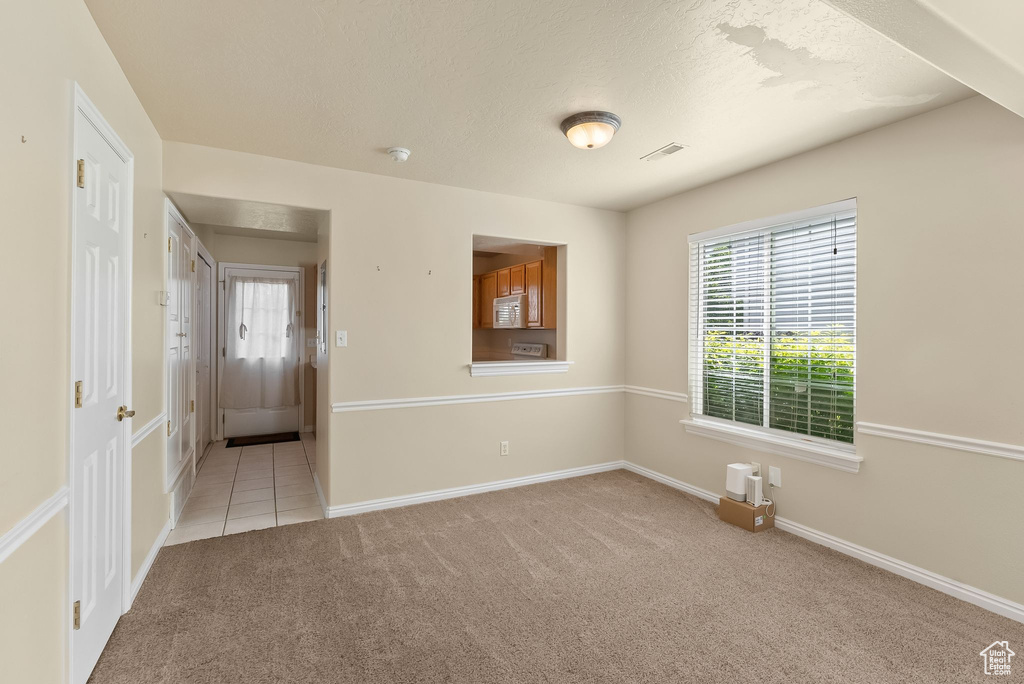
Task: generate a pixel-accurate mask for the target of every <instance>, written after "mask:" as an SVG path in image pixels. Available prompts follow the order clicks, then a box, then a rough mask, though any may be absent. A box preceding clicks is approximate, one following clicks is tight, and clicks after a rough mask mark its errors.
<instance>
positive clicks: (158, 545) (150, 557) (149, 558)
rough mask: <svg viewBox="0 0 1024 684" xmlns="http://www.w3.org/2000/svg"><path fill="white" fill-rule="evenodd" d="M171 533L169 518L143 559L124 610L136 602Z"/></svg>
mask: <svg viewBox="0 0 1024 684" xmlns="http://www.w3.org/2000/svg"><path fill="white" fill-rule="evenodd" d="M170 533H171V521H170V520H168V521H167V522H166V523H164V528H163V529H162V530H160V534H158V535H157V536H156V541H154V542H153V546H152V548H150V549H149V553H147V554H146V559H145V560H144V561H142V567H141V568H139V572H138V574H137V575H135V579H133V580H132V590H131V593H130V594H129V595H128V605H127V606H125V608H124V612H126V613H127V612H128V610H129V609H130V608H131V607H132V604H133V603H135V597H136V596H137V595H138V593H139V589H141V588H142V583H143V582H145V581H146V576H147V575H148V574H149V569H150V568H152V567H153V561H155V560H156V555H157V554H158V553H160V549H162V548H163V546H164V542H165V541H167V535H168V534H170Z"/></svg>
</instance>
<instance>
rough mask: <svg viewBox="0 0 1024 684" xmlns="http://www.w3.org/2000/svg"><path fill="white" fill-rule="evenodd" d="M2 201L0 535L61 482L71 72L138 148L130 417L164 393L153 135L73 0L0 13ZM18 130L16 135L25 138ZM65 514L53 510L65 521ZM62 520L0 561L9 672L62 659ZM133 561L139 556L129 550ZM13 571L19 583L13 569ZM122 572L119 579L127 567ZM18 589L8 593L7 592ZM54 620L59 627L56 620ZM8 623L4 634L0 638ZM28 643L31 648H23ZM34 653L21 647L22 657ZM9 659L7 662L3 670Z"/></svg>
mask: <svg viewBox="0 0 1024 684" xmlns="http://www.w3.org/2000/svg"><path fill="white" fill-rule="evenodd" d="M0 63H2V64H4V65H5V66H4V68H3V69H0V92H3V93H4V96H3V99H2V104H0V128H2V129H3V130H4V131H6V133H7V134H6V135H4V136H3V139H2V141H0V199H2V202H3V206H4V208H5V211H6V215H5V218H4V225H5V226H6V228H5V229H4V238H5V249H4V250H3V256H2V257H0V260H2V261H0V287H2V288H3V290H4V291H6V292H20V293H28V294H27V295H23V296H8V297H5V298H4V300H3V302H4V303H3V316H4V320H6V321H16V322H17V324H18V327H19V329H21V330H23V331H25V334H21V335H5V336H3V339H2V340H0V378H2V382H3V385H4V387H6V388H17V389H16V391H7V392H3V393H0V416H2V420H3V433H4V434H5V435H6V436H7V437H6V439H7V442H6V443H5V445H4V448H3V450H2V451H0V473H3V476H2V477H0V533H2V532H6V531H7V530H9V529H10V528H11V527H12V526H14V525H15V524H16V523H17V522H18V521H19V520H21V519H22V518H24V517H25V516H26V515H28V514H29V513H30V512H32V511H33V510H34V509H35V508H36V507H37V506H39V505H40V504H41V503H42V502H43V501H45V500H46V499H48V498H49V497H50V496H52V495H53V494H54V493H55V492H56V491H57V490H58V489H59V488H60V487H62V486H65V485H66V484H67V473H66V472H65V470H66V468H65V464H66V461H67V424H68V419H69V416H68V409H67V406H68V398H69V393H70V391H71V389H70V386H69V378H68V367H69V365H68V359H69V348H68V331H69V325H70V324H69V320H70V283H69V277H68V274H69V273H70V268H69V264H70V255H69V245H70V218H69V214H70V202H69V198H70V196H71V187H70V179H71V176H72V170H71V169H72V167H71V163H72V162H71V156H72V153H71V150H72V148H71V145H72V140H71V134H70V131H71V120H72V116H71V113H72V102H73V99H72V92H73V91H72V83H73V82H74V81H77V82H78V83H79V84H80V85H81V87H82V89H83V90H84V91H85V93H86V95H87V96H88V97H89V98H90V99H91V100H92V101H93V103H94V104H95V105H96V107H97V108H98V109H99V110H100V112H101V113H102V114H103V116H104V117H105V118H106V120H107V121H108V122H109V123H110V125H111V126H112V127H113V128H114V130H115V131H117V133H118V135H119V136H120V137H121V138H122V140H124V142H125V143H126V144H127V146H128V147H129V148H130V149H131V151H132V152H133V153H134V155H135V193H134V224H135V225H134V253H133V257H134V281H133V291H132V355H133V357H132V358H133V376H134V378H133V383H132V387H133V401H132V404H133V406H132V408H134V409H135V410H136V411H137V415H136V417H135V419H134V425H135V428H136V429H138V427H140V426H142V425H145V424H146V423H147V422H149V421H150V420H151V419H153V418H154V417H155V416H157V415H158V414H159V413H160V412H161V411H162V406H163V397H164V390H163V386H164V384H163V383H164V378H163V371H162V364H163V361H162V358H163V356H162V355H163V345H162V338H163V309H162V308H161V307H160V306H158V304H157V299H156V292H157V291H159V290H162V289H164V286H163V251H162V249H161V245H162V243H163V233H164V229H163V218H162V216H163V195H162V189H161V152H162V150H161V142H160V138H159V136H158V135H157V133H156V130H155V129H154V127H153V125H152V123H151V122H150V120H149V117H148V116H147V115H146V113H145V111H143V109H142V106H141V105H140V103H139V101H138V99H137V98H136V97H135V94H134V92H133V91H132V89H131V87H130V86H129V85H128V81H127V80H126V79H125V77H124V74H123V73H122V72H121V69H120V67H119V66H118V64H117V62H116V61H115V60H114V57H113V55H112V54H111V53H110V50H109V48H108V47H107V45H106V43H105V42H104V41H103V38H102V36H101V35H100V32H99V30H98V29H97V28H96V25H95V24H94V23H93V21H92V17H91V16H90V14H89V11H88V9H87V8H86V7H85V5H84V3H82V2H80V1H79V0H37V1H36V2H19V3H13V4H11V5H10V6H5V8H4V20H3V21H2V22H0ZM22 136H24V138H25V142H22V141H21V139H22ZM159 435H160V432H159V431H157V432H155V433H154V435H153V436H150V437H149V438H147V439H146V440H145V441H144V442H143V443H142V444H141V445H140V447H141V448H139V449H137V450H136V451H135V455H134V459H133V460H134V463H133V471H134V472H133V475H134V477H133V479H134V481H135V483H136V485H135V486H133V492H132V501H133V508H134V510H133V517H136V516H138V517H140V518H142V519H143V520H144V521H145V522H143V523H142V524H140V525H137V526H136V527H135V528H134V529H133V547H137V548H141V547H143V546H145V547H146V548H147V549H148V547H149V546H150V545H152V543H153V541H154V539H155V536H156V535H155V532H154V531H153V527H154V525H153V524H151V523H152V521H153V520H160V521H161V522H160V524H159V525H157V526H156V529H157V530H159V528H160V527H162V525H163V521H165V520H166V517H167V497H166V496H164V495H163V492H162V489H156V490H153V489H151V485H152V482H151V481H150V479H149V478H145V477H140V476H139V475H140V474H143V475H144V474H145V473H146V472H148V471H149V470H150V469H151V468H158V467H160V465H161V462H162V459H163V449H164V443H163V440H161V439H160V437H159ZM63 515H64V514H59V516H58V517H59V518H61V519H63ZM66 549H67V532H66V528H65V526H64V525H63V523H58V522H56V521H53V522H50V523H48V524H47V525H46V526H45V527H44V528H43V529H42V530H40V531H39V532H37V533H36V535H35V536H33V537H32V539H30V540H29V541H28V542H27V543H25V544H24V545H23V546H22V547H21V548H19V549H18V550H17V551H15V553H14V555H12V556H11V557H10V558H8V559H7V560H5V561H4V562H3V564H2V566H0V576H2V578H3V579H2V586H3V587H4V591H5V596H4V597H3V598H2V603H3V606H4V608H3V610H2V611H0V635H2V636H0V662H3V663H4V664H5V665H4V677H5V678H10V679H11V681H25V682H28V681H31V682H51V681H57V680H56V679H55V676H56V673H58V672H60V671H61V670H62V668H63V662H64V656H65V653H64V648H65V639H64V634H63V631H62V630H63V625H64V617H65V615H66V610H67V606H68V605H69V602H68V597H67V592H66V586H67V574H66V567H67V564H66V560H65V559H66ZM132 556H133V558H132V561H133V562H132V565H133V567H138V565H139V562H137V561H136V558H137V554H136V553H133V554H132ZM14 578H18V579H17V583H16V584H12V583H11V582H10V581H9V579H10V580H11V581H13V580H14ZM126 581H130V578H126ZM12 587H17V592H16V596H15V597H14V598H13V599H12V600H10V601H8V600H7V599H8V596H7V594H6V592H9V591H11V589H12ZM58 627H59V628H60V630H61V631H60V632H59V633H56V634H55V633H54V630H55V629H57V628H58ZM9 635H13V637H11V636H9ZM27 645H31V648H27ZM29 655H31V659H30V658H29ZM11 668H13V669H11Z"/></svg>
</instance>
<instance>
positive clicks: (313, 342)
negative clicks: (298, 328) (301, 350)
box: [306, 339, 316, 347]
mask: <svg viewBox="0 0 1024 684" xmlns="http://www.w3.org/2000/svg"><path fill="white" fill-rule="evenodd" d="M306 346H307V347H316V340H315V339H308V340H306Z"/></svg>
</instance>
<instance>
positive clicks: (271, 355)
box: [220, 276, 299, 409]
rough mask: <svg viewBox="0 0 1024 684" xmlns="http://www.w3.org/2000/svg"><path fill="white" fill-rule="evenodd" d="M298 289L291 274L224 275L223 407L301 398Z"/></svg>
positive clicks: (289, 403)
mask: <svg viewBox="0 0 1024 684" xmlns="http://www.w3.org/2000/svg"><path fill="white" fill-rule="evenodd" d="M296 289H297V287H296V281H295V280H291V279H275V278H254V277H250V276H232V277H230V278H228V282H227V287H226V293H225V294H226V300H227V320H226V330H225V333H226V337H227V343H226V344H225V347H226V350H225V358H224V376H223V380H222V383H223V385H222V387H221V395H220V396H221V400H220V405H221V408H228V409H241V408H277V407H281V406H295V405H296V404H298V403H299V397H298V378H299V372H298V352H299V350H298V346H297V345H298V338H297V334H296V333H297V330H298V326H297V324H296V321H295V308H296V307H295V304H296V300H295V296H296Z"/></svg>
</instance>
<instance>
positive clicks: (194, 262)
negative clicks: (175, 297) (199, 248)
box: [192, 259, 196, 273]
mask: <svg viewBox="0 0 1024 684" xmlns="http://www.w3.org/2000/svg"><path fill="white" fill-rule="evenodd" d="M192 272H193V273H195V272H196V260H195V259H193V260H192Z"/></svg>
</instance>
